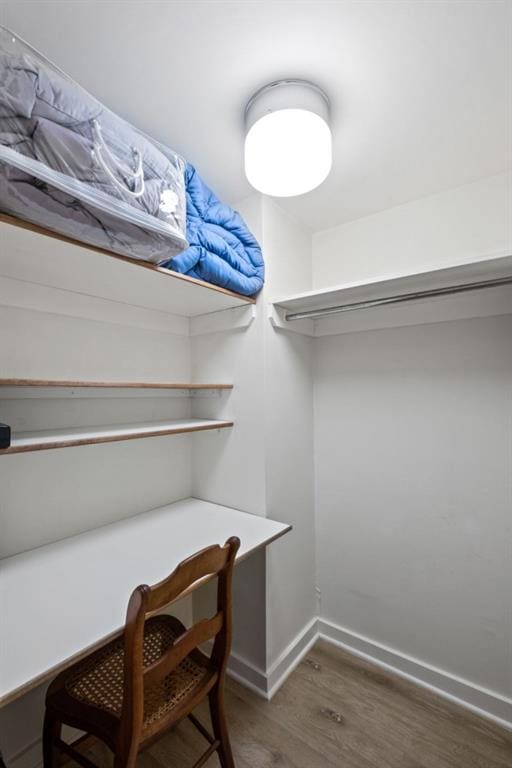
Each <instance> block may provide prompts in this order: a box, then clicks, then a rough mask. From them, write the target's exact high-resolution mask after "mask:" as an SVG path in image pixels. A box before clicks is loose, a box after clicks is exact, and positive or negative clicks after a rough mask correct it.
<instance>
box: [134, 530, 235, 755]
mask: <svg viewBox="0 0 512 768" xmlns="http://www.w3.org/2000/svg"><path fill="white" fill-rule="evenodd" d="M239 546H240V540H239V539H238V538H236V537H232V538H230V539H228V540H227V541H226V543H225V544H224V546H222V547H221V546H218V545H215V546H212V547H207V548H206V549H203V550H201V551H200V552H197V553H196V554H195V555H192V556H191V557H189V558H187V560H184V561H183V562H182V563H180V564H179V565H178V566H177V568H176V569H175V570H174V571H173V572H172V573H171V575H170V576H169V577H168V578H166V579H164V580H163V581H161V582H159V583H158V584H154V585H153V586H151V587H150V586H148V585H147V584H143V585H141V586H139V587H137V588H136V589H135V590H134V591H133V592H132V595H131V597H130V600H129V603H128V610H127V614H126V625H125V635H124V636H125V654H124V695H123V711H122V716H121V733H120V738H121V742H122V743H123V747H124V748H125V750H127V751H130V747H129V745H130V743H132V744H133V743H135V741H136V740H137V737H138V735H140V732H141V729H142V723H143V717H144V686H145V685H153V684H155V683H158V682H159V681H160V680H162V679H163V678H164V677H166V676H167V675H168V674H169V673H170V672H172V671H173V669H175V668H176V667H177V666H178V664H180V662H181V661H183V659H184V658H185V657H186V656H188V655H189V654H190V653H191V652H192V651H193V650H194V649H196V648H198V647H199V646H200V645H202V644H203V643H205V642H206V641H208V640H211V639H213V638H215V641H214V645H213V651H212V654H211V664H212V665H213V667H214V669H215V670H216V671H217V672H218V674H219V676H222V675H224V672H225V669H226V665H227V661H228V657H229V652H230V649H231V636H232V616H231V614H232V575H233V565H234V562H235V556H236V553H237V551H238V548H239ZM214 577H217V611H216V613H215V615H214V616H212V617H211V618H209V619H202V620H201V621H198V622H196V623H195V624H193V625H192V626H191V627H190V629H187V630H186V631H185V632H183V634H181V635H180V636H179V637H178V638H176V640H175V641H174V642H173V643H172V645H171V646H170V648H168V649H167V650H166V651H165V652H164V653H163V655H162V656H160V658H159V659H158V660H157V661H155V662H154V663H152V664H150V665H149V666H146V667H144V625H145V623H146V619H147V617H148V615H149V614H153V613H155V612H158V611H160V610H161V609H162V608H164V607H165V606H167V605H169V604H170V603H173V602H175V601H176V600H178V599H179V598H181V597H183V596H185V595H187V594H190V593H191V592H193V591H194V590H195V589H197V588H198V587H199V586H200V585H201V584H203V583H204V582H205V581H206V580H208V579H211V578H214ZM128 762H131V761H128Z"/></svg>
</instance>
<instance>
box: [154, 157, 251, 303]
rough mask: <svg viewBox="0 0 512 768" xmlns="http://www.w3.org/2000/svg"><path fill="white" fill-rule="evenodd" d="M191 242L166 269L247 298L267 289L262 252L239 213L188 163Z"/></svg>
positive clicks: (189, 233)
mask: <svg viewBox="0 0 512 768" xmlns="http://www.w3.org/2000/svg"><path fill="white" fill-rule="evenodd" d="M185 184H186V194H187V240H188V242H189V244H190V247H189V248H187V249H186V250H185V251H182V253H179V254H178V255H177V256H174V257H173V258H172V259H170V260H169V261H167V262H164V263H163V266H166V267H168V268H169V269H173V270H175V271H176V272H181V273H183V274H185V275H190V276H191V277H197V278H199V279H200V280H206V281H207V282H209V283H214V284H215V285H220V286H222V287H223V288H228V289H229V290H231V291H236V292H237V293H241V294H243V295H245V296H252V295H253V294H255V293H257V292H258V291H259V290H260V288H261V287H262V285H263V279H264V273H265V267H264V264H263V257H262V255H261V248H260V246H259V245H258V243H257V241H256V239H255V237H254V236H253V235H252V234H251V232H250V231H249V230H248V228H247V225H246V224H245V222H244V220H243V219H242V217H241V216H240V214H238V213H237V212H236V211H234V210H233V209H232V208H230V207H229V206H228V205H225V204H224V203H222V202H221V201H220V200H219V199H218V198H217V197H216V196H215V194H214V193H213V192H212V190H211V189H210V188H209V187H208V186H207V185H206V184H205V183H204V181H203V180H202V179H201V177H200V176H199V174H198V173H197V171H196V170H195V168H193V166H192V165H190V164H189V163H187V167H186V170H185Z"/></svg>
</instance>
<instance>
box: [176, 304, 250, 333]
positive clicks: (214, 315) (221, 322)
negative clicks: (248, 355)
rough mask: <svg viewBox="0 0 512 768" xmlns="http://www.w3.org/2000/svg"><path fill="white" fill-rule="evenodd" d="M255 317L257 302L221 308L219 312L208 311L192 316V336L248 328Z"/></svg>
mask: <svg viewBox="0 0 512 768" xmlns="http://www.w3.org/2000/svg"><path fill="white" fill-rule="evenodd" d="M255 317H256V305H255V304H247V305H246V306H244V307H232V308H231V309H221V310H219V311H218V312H208V313H207V314H206V315H197V316H196V317H191V318H190V336H202V335H203V334H207V333H220V332H222V331H235V330H238V329H242V328H248V327H249V326H250V324H251V323H252V321H253V320H254V318H255Z"/></svg>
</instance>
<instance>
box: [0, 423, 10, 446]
mask: <svg viewBox="0 0 512 768" xmlns="http://www.w3.org/2000/svg"><path fill="white" fill-rule="evenodd" d="M10 444H11V428H10V426H9V425H8V424H0V448H8V447H9V446H10Z"/></svg>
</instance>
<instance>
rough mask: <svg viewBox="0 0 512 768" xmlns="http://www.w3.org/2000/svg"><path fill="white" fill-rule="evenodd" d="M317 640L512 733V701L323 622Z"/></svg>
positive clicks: (323, 620) (321, 621) (319, 626)
mask: <svg viewBox="0 0 512 768" xmlns="http://www.w3.org/2000/svg"><path fill="white" fill-rule="evenodd" d="M318 636H319V637H321V638H322V639H323V640H327V641H328V642H330V643H333V644H334V645H337V646H340V647H341V648H344V649H345V650H347V651H349V653H352V654H354V655H355V656H359V657H361V658H363V659H366V660H367V661H370V662H372V663H373V664H376V665H378V666H379V667H382V668H384V669H386V670H388V671H389V672H392V673H394V674H396V675H399V676H400V677H403V678H405V679H407V680H410V681H411V682H412V683H415V684H416V685H419V686H421V687H423V688H427V689H428V690H430V691H432V692H433V693H437V694H438V695H439V696H442V697H443V698H445V699H449V700H450V701H453V702H454V703H456V704H459V705H461V706H463V707H465V708H466V709H469V710H471V711H472V712H475V713H476V714H478V715H480V716H481V717H485V718H486V719H487V720H492V721H493V722H495V723H497V724H498V725H501V726H502V727H504V728H507V729H511V730H512V699H508V698H506V697H504V696H501V695H500V694H498V693H496V692H495V691H491V690H488V689H486V688H482V687H480V686H478V685H476V684H474V683H471V682H469V681H468V680H463V679H462V678H459V677H456V676H455V675H452V674H450V673H449V672H446V671H444V670H442V669H437V668H436V667H432V666H430V665H428V664H425V663H424V662H422V661H419V660H418V659H415V658H413V657H411V656H407V655H405V654H403V653H400V652H398V651H396V650H394V649H393V648H388V647H387V646H384V645H381V644H380V643H377V642H375V641H374V640H371V639H370V638H368V637H363V636H362V635H358V634H356V633H355V632H352V631H350V630H348V629H346V628H344V627H340V626H337V625H336V624H332V623H330V622H328V621H326V620H325V619H319V620H318Z"/></svg>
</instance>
